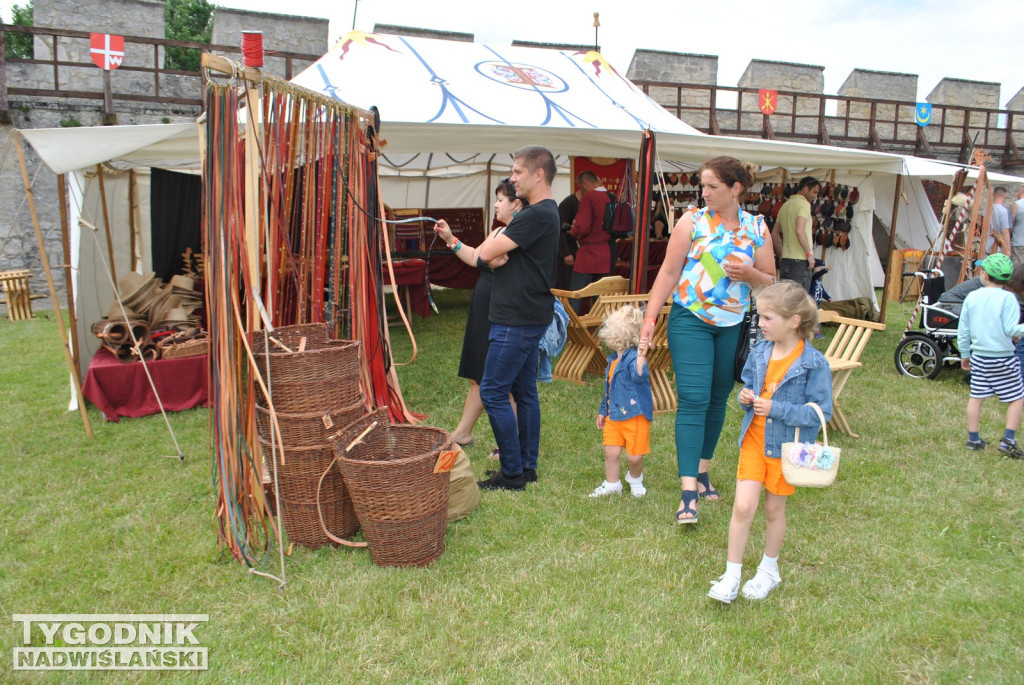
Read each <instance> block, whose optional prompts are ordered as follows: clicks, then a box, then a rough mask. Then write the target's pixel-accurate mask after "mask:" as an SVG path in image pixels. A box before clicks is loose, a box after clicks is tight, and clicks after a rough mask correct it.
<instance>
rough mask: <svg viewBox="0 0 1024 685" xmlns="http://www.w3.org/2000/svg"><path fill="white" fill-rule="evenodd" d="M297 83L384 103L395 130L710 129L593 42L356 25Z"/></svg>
mask: <svg viewBox="0 0 1024 685" xmlns="http://www.w3.org/2000/svg"><path fill="white" fill-rule="evenodd" d="M292 83H294V84H296V85H299V86H302V87H304V88H308V89H310V90H313V91H316V92H319V93H324V94H326V95H328V96H329V97H332V98H335V99H337V100H341V101H343V102H346V103H348V104H350V105H353V106H355V107H359V108H362V109H366V110H368V109H370V108H371V107H374V106H375V107H377V109H378V110H379V111H380V115H381V120H382V121H383V122H386V124H387V126H385V127H382V128H384V130H385V131H386V130H391V128H392V127H391V126H390V125H391V124H397V123H410V124H421V125H422V124H455V125H460V124H461V125H472V126H484V127H486V126H495V127H499V130H504V131H505V132H506V134H507V133H509V132H510V129H509V127H512V131H515V129H516V128H519V127H523V128H526V129H528V130H530V131H534V130H535V129H536V128H538V127H541V128H550V129H558V130H562V131H563V132H565V131H566V130H621V131H634V132H639V131H642V130H643V129H645V128H650V129H652V130H654V131H656V132H674V133H686V134H691V135H700V133H699V132H698V131H697V130H696V129H695V128H693V127H692V126H689V125H687V124H685V123H683V122H682V121H680V120H679V119H677V118H676V117H674V116H672V115H671V114H669V113H668V112H667V111H666V110H665V109H663V108H662V107H660V106H659V105H658V104H657V103H655V102H654V101H653V100H651V98H649V97H648V96H647V95H645V94H644V92H643V91H642V90H640V89H639V88H637V87H636V86H635V85H634V84H633V83H632V82H631V81H630V80H629V79H627V78H625V77H624V76H622V75H621V74H619V72H618V71H616V70H615V68H614V67H613V66H612V65H610V64H609V63H608V62H607V60H605V59H604V57H602V56H601V54H600V53H599V52H596V51H593V50H591V51H582V50H580V51H571V50H549V49H541V48H527V47H510V46H490V45H485V44H482V43H462V42H454V41H445V40H434V39H430V38H413V37H407V36H396V35H377V34H367V33H363V32H361V31H352V32H350V33H349V34H348V35H347V36H345V37H344V38H343V39H341V40H339V41H338V42H337V43H336V44H335V46H334V48H332V49H331V50H330V51H329V52H328V53H327V54H326V55H324V56H323V57H321V58H320V59H319V60H317V61H316V62H315V63H314V64H312V65H311V66H309V67H307V68H306V69H305V70H304V71H303V72H302V73H300V74H299V75H298V76H296V77H295V78H293V79H292ZM504 140H505V144H506V146H507V145H508V140H509V137H508V136H507V135H506V136H505V138H504ZM512 140H513V141H514V140H515V138H513V139H512ZM478 150H479V148H478ZM501 151H505V150H504V149H502V150H501ZM634 152H635V151H631V156H632V154H633V153H634Z"/></svg>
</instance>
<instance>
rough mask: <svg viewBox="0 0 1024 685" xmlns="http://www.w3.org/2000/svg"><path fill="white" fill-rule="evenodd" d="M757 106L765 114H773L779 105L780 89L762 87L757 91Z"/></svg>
mask: <svg viewBox="0 0 1024 685" xmlns="http://www.w3.org/2000/svg"><path fill="white" fill-rule="evenodd" d="M757 106H758V107H759V108H760V109H761V111H762V112H764V113H765V114H771V113H772V112H774V111H775V110H776V109H778V107H779V91H777V90H767V89H765V88H762V89H761V90H759V91H757Z"/></svg>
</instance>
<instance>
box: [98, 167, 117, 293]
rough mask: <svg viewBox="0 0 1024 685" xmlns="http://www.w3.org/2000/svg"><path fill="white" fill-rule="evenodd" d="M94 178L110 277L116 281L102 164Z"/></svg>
mask: <svg viewBox="0 0 1024 685" xmlns="http://www.w3.org/2000/svg"><path fill="white" fill-rule="evenodd" d="M96 178H97V180H98V181H99V183H100V206H101V207H102V208H103V232H104V233H106V236H107V257H109V258H110V277H111V278H112V279H113V281H114V283H117V267H116V266H115V265H114V241H113V240H112V239H111V238H110V215H109V213H108V212H107V189H106V186H105V185H104V183H103V165H102V164H97V165H96Z"/></svg>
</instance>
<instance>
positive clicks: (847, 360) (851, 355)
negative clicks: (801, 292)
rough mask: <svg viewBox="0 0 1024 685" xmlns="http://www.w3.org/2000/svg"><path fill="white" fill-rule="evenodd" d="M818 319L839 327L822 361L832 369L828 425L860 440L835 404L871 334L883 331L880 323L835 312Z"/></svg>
mask: <svg viewBox="0 0 1024 685" xmlns="http://www.w3.org/2000/svg"><path fill="white" fill-rule="evenodd" d="M818 320H819V321H820V322H821V323H835V324H839V329H838V330H837V331H836V334H835V336H834V337H833V338H832V341H831V342H830V343H829V346H828V349H827V350H825V359H826V360H827V361H828V365H829V367H830V368H831V369H832V420H831V421H829V426H831V427H832V428H833V429H835V430H839V431H842V432H843V433H846V434H847V435H850V436H852V437H854V438H858V437H860V436H859V435H857V434H856V433H854V432H853V428H852V427H851V426H850V422H849V420H848V419H847V418H846V413H845V412H844V411H843V408H842V405H840V403H839V397H840V395H842V393H843V389H844V388H845V387H846V382H847V381H848V380H849V379H850V374H852V373H853V370H854V369H859V368H860V367H861V366H862V364H861V361H860V356H861V354H862V353H863V352H864V348H865V347H867V344H868V340H870V339H871V334H872V333H874V332H875V331H884V330H885V324H884V323H875V322H874V321H862V320H861V319H851V318H848V317H845V316H839V315H838V314H836V313H835V312H830V311H824V310H823V311H821V312H819V313H818Z"/></svg>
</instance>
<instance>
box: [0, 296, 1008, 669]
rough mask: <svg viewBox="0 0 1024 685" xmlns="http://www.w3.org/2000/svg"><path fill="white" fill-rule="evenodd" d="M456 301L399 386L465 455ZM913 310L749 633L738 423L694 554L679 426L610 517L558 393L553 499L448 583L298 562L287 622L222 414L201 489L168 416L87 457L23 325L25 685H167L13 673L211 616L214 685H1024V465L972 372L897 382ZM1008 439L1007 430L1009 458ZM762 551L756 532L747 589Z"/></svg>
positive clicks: (532, 493)
mask: <svg viewBox="0 0 1024 685" xmlns="http://www.w3.org/2000/svg"><path fill="white" fill-rule="evenodd" d="M436 297H437V301H438V306H439V307H440V310H441V311H440V314H439V315H435V316H432V317H431V318H429V319H426V320H424V319H420V318H419V317H416V318H415V319H414V322H413V323H414V326H415V332H416V335H417V342H418V344H419V357H418V358H417V360H416V361H415V362H414V363H413V364H412V365H410V366H403V367H401V368H400V369H399V371H398V374H399V378H400V379H401V383H402V390H403V392H404V395H405V398H406V400H407V402H408V404H409V406H410V408H412V409H413V410H414V411H418V412H422V413H425V414H427V415H428V417H429V418H428V420H427V423H429V424H431V425H437V426H442V427H445V428H448V429H451V428H452V427H454V425H455V423H456V422H457V420H458V416H459V414H460V412H461V408H462V401H463V398H464V396H465V390H466V386H465V384H464V381H462V380H460V379H458V378H457V377H456V375H455V372H456V369H457V366H458V355H459V350H460V348H461V341H462V330H463V325H464V322H465V316H466V307H467V302H468V293H467V292H464V291H444V292H438V293H436ZM909 310H910V306H909V305H904V306H893V307H891V308H890V317H889V321H888V324H889V327H890V328H889V330H888V331H886V332H884V333H878V334H876V335H875V336H874V337H873V338H872V339H871V343H870V345H869V347H868V349H867V351H866V352H865V354H864V357H863V361H864V362H865V364H864V368H863V369H861V370H860V371H858V372H855V373H854V376H853V378H852V379H851V381H850V383H849V385H848V386H847V389H846V391H845V393H844V400H845V401H844V407H845V408H846V411H847V414H848V416H849V417H850V420H851V422H852V423H853V424H854V427H855V429H857V430H859V431H860V432H861V437H860V438H859V439H851V438H849V437H847V436H842V435H837V436H835V439H834V442H835V443H836V444H838V445H840V446H841V447H842V448H843V461H842V468H841V470H840V474H839V479H838V481H837V483H836V485H835V486H833V487H832V488H829V489H823V490H799V491H798V492H797V494H796V495H795V496H793V497H792V498H791V499H790V502H789V506H788V511H789V532H788V535H787V538H786V544H785V546H784V548H783V551H782V557H781V559H780V567H781V571H782V577H783V583H782V585H781V586H780V587H779V588H778V589H777V590H776V591H775V592H774V593H773V594H772V595H771V596H770V597H769V599H767V600H765V601H763V602H761V603H753V602H749V601H745V600H743V599H742V598H741V599H740V600H738V601H737V602H735V603H734V604H733V605H732V606H724V605H721V604H718V603H717V602H713V601H712V600H709V599H708V598H707V597H706V592H707V589H708V587H709V581H710V580H711V579H712V578H715V577H717V576H718V575H719V574H720V573H721V572H722V570H723V569H724V563H725V547H726V536H727V528H728V522H729V516H730V508H731V503H732V494H733V491H734V484H735V480H734V475H735V469H736V460H737V452H738V448H737V447H736V437H737V435H738V430H739V424H740V417H741V412H740V410H739V409H738V407H737V406H736V405H735V402H733V406H732V407H731V408H730V410H729V413H728V416H727V421H726V426H725V430H724V432H723V436H722V440H721V443H720V445H719V449H718V453H717V458H716V460H715V463H714V464H713V465H712V468H711V473H712V482H713V483H714V484H715V485H716V486H717V487H718V489H719V490H720V491H721V492H722V495H723V500H722V501H721V502H718V503H707V504H704V505H703V506H702V507H701V510H700V519H701V520H700V523H699V524H697V525H696V526H677V525H675V522H674V516H673V515H674V512H675V509H676V505H677V502H678V499H679V481H678V478H677V477H676V466H675V457H674V451H673V421H672V417H671V416H670V415H659V416H658V417H656V419H655V423H654V431H653V436H652V443H653V444H652V449H653V451H652V456H651V457H650V458H649V460H648V463H647V467H646V472H647V476H646V479H645V483H646V485H647V488H648V494H647V497H645V498H644V499H641V500H634V499H633V498H632V497H629V496H628V495H627V496H623V497H618V498H611V499H602V500H591V499H588V498H587V494H588V493H589V492H590V491H591V489H593V487H594V486H596V485H597V484H598V483H599V482H600V481H601V478H602V457H601V447H600V437H601V436H600V432H599V431H597V429H596V428H594V416H595V415H596V410H597V406H598V400H599V396H600V392H601V387H600V385H599V383H598V381H597V379H593V378H592V379H591V380H590V382H589V383H588V384H586V385H583V386H575V385H570V384H566V383H558V382H556V383H553V384H550V385H542V386H541V389H540V394H541V401H542V411H543V433H542V441H541V461H540V465H539V470H540V482H539V483H538V484H536V485H532V486H530V487H529V488H528V490H527V491H526V492H522V493H501V492H499V493H490V492H488V493H483V495H482V499H481V503H480V506H479V508H478V509H477V510H476V512H474V514H473V515H472V516H471V517H470V518H468V519H467V520H464V521H461V522H458V523H455V524H452V525H450V526H449V528H448V536H447V550H446V552H445V554H444V555H443V556H442V557H441V558H440V559H439V560H438V561H436V562H435V563H434V564H433V565H432V566H430V567H429V568H426V569H387V568H379V567H376V566H374V565H373V564H372V563H371V561H370V557H369V555H368V554H367V553H366V551H365V550H349V549H333V548H330V549H321V550H318V551H315V552H311V551H308V550H305V549H301V548H298V547H296V548H295V550H294V552H293V553H292V555H291V556H290V557H289V558H288V560H287V575H288V585H287V588H286V590H285V591H284V593H283V594H282V593H279V592H278V591H277V589H276V586H275V584H274V583H273V582H271V581H269V580H265V579H261V578H258V577H255V576H251V575H249V574H248V573H247V572H246V571H245V569H244V568H243V567H242V566H240V565H239V564H237V563H236V562H235V561H234V560H233V559H231V558H230V557H228V556H225V555H224V554H223V553H222V552H221V551H220V550H219V549H218V545H217V536H216V530H215V525H214V524H215V519H214V516H213V505H214V497H213V489H212V484H211V480H212V478H211V471H210V463H211V455H210V453H209V438H208V435H209V418H208V411H207V410H194V411H187V412H181V413H177V414H171V415H170V419H171V423H172V425H173V427H174V430H175V432H176V434H177V437H178V440H179V441H180V442H181V444H182V447H183V448H184V451H185V454H186V461H185V462H184V463H179V462H178V461H177V460H173V459H166V458H163V455H168V454H173V453H174V448H173V443H172V442H171V440H170V437H169V436H168V434H167V432H166V429H165V427H164V424H163V420H162V419H161V418H160V417H159V416H154V417H148V418H145V419H123V420H122V421H121V422H120V423H117V424H113V423H105V422H104V421H103V419H102V417H101V416H100V414H99V412H98V411H97V410H96V409H95V408H90V413H89V415H90V418H91V420H92V422H93V427H94V429H95V431H96V437H95V439H93V440H88V439H86V438H85V435H84V432H83V430H82V427H81V422H80V417H79V415H78V413H69V412H66V411H65V407H66V403H67V395H68V379H67V372H66V370H65V367H64V362H63V356H62V353H61V348H60V341H59V339H58V333H57V328H56V325H55V323H54V321H53V320H52V315H51V316H50V318H45V317H39V318H37V319H36V320H34V321H27V322H16V323H12V322H9V321H7V320H3V321H0V359H2V360H3V362H2V364H0V407H2V411H0V441H2V443H0V444H2V446H0V473H2V474H3V475H4V484H3V488H2V490H0V526H2V527H3V530H2V535H0V614H3V615H5V616H6V617H7V618H5V619H4V620H7V621H8V628H7V629H4V630H0V636H2V641H0V681H10V680H14V681H17V682H22V681H34V680H51V681H54V682H57V681H60V682H65V681H69V682H83V681H87V680H91V679H93V678H95V679H98V680H102V681H104V682H136V681H139V680H143V681H148V680H152V679H166V678H167V674H153V673H150V674H146V673H139V672H104V673H98V674H94V675H90V674H88V673H68V672H63V673H61V672H58V673H51V674H32V673H26V672H23V671H18V672H14V671H13V670H12V661H11V655H12V647H14V646H15V645H16V644H17V643H18V640H19V639H20V628H19V627H18V626H16V625H15V624H14V623H12V622H10V618H9V617H10V615H12V614H15V613H206V614H209V616H210V620H209V623H207V624H205V625H204V626H202V627H201V628H200V629H199V630H198V631H197V637H199V638H200V640H201V642H202V645H203V646H206V647H208V648H209V671H207V672H205V673H201V674H198V676H195V678H196V679H197V680H202V681H205V682H224V681H229V682H260V681H263V682H509V683H511V682H517V683H520V682H585V683H589V682H597V681H606V682H607V681H614V682H645V681H649V682H673V683H674V682H683V681H690V682H692V681H696V682H711V683H720V682H750V683H761V682H776V683H788V682H838V681H843V682H870V683H873V682H915V683H916V682H942V683H946V682H967V681H971V682H975V683H998V682H1005V683H1015V682H1021V679H1022V677H1024V676H1022V673H1024V647H1022V642H1021V635H1022V631H1024V582H1022V567H1024V559H1022V553H1024V533H1022V529H1021V508H1022V504H1021V502H1022V497H1021V493H1022V492H1024V463H1022V462H1014V461H1009V460H1006V459H1003V458H1001V457H1000V455H999V453H998V452H997V451H996V450H995V448H994V447H992V446H990V447H989V448H988V449H987V450H986V451H984V452H981V453H975V452H968V451H967V450H966V449H965V448H964V446H963V443H964V440H965V438H966V428H965V419H964V409H965V404H966V401H967V387H966V386H965V385H964V384H963V383H962V373H961V372H960V371H959V370H958V369H948V370H946V371H943V373H942V374H941V375H940V376H939V378H938V379H937V380H936V381H931V382H929V381H918V380H911V379H907V378H903V377H901V376H899V375H898V374H897V373H896V371H895V369H894V367H893V363H892V354H893V350H894V349H895V346H896V343H897V341H898V340H899V338H900V334H901V332H902V329H903V327H904V325H905V323H906V320H907V315H908V313H909ZM826 334H828V330H827V329H826ZM392 335H393V336H395V340H394V341H393V343H394V356H395V358H396V359H397V360H399V361H403V360H405V359H407V358H408V356H409V353H410V349H411V346H410V344H409V342H408V341H407V340H406V339H404V338H403V335H402V333H401V332H400V329H397V328H396V329H392ZM1002 425H1003V412H1002V405H999V404H998V403H996V402H994V401H989V402H987V403H986V404H985V406H984V410H983V419H982V435H983V437H985V438H986V439H987V440H988V441H989V443H990V445H991V444H993V443H995V442H996V441H997V440H998V437H999V436H1000V434H1001V432H1002ZM474 437H475V440H476V442H475V445H474V446H472V447H470V448H469V450H468V452H469V454H470V457H471V459H472V461H473V464H474V467H475V468H476V471H477V474H478V475H481V476H482V474H483V471H484V470H485V469H486V468H493V465H494V462H490V461H488V460H486V459H485V455H486V453H487V452H488V451H489V450H490V449H491V447H492V446H493V438H492V437H491V435H490V429H489V427H488V425H487V423H486V420H483V421H481V422H480V423H479V424H478V425H477V428H476V432H475V434H474ZM763 532H764V524H763V519H762V518H761V516H760V515H759V516H758V518H757V519H756V520H755V523H754V529H753V533H752V535H751V541H750V545H749V548H748V550H747V556H746V559H745V563H746V566H745V569H744V571H745V573H744V578H746V577H749V576H750V575H751V574H752V573H753V570H754V567H755V566H756V564H757V562H758V560H759V559H760V556H761V551H762V545H763ZM276 569H277V561H276V557H274V558H271V559H269V560H268V562H267V564H266V570H268V571H271V572H276ZM172 677H173V676H172Z"/></svg>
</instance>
